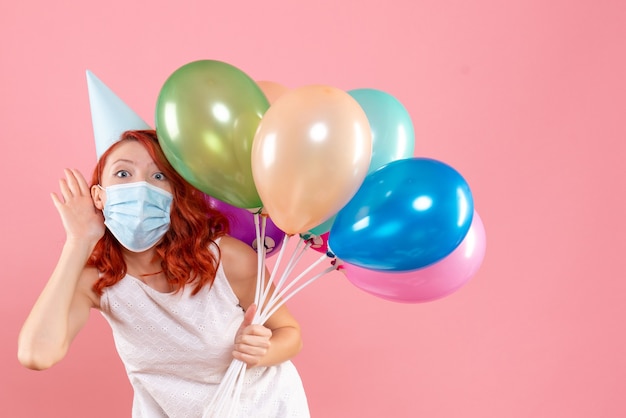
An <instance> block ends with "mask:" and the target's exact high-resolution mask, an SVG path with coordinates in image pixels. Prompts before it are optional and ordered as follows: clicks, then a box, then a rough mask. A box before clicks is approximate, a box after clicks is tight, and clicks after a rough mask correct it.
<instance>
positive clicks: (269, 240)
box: [205, 195, 285, 256]
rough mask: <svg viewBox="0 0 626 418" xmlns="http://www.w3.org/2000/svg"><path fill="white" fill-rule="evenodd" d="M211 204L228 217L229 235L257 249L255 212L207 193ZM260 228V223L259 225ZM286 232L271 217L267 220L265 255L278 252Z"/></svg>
mask: <svg viewBox="0 0 626 418" xmlns="http://www.w3.org/2000/svg"><path fill="white" fill-rule="evenodd" d="M205 198H206V200H207V202H208V203H209V206H211V207H212V208H213V209H216V210H218V211H220V212H221V213H222V214H224V216H226V217H227V218H228V222H229V224H230V232H229V235H230V236H231V237H234V238H237V239H238V240H240V241H243V242H245V243H246V244H248V245H249V246H250V247H252V248H253V249H254V250H255V251H256V249H257V240H256V226H255V225H254V214H253V213H252V212H250V211H249V210H247V209H242V208H238V207H236V206H233V205H230V204H228V203H226V202H223V201H221V200H219V199H216V198H214V197H212V196H208V195H205ZM259 230H260V225H259ZM284 237H285V233H284V232H283V231H281V230H280V229H279V228H278V227H277V226H276V225H274V222H272V220H271V219H270V218H266V222H265V251H266V252H265V255H266V256H270V255H273V254H274V253H278V250H280V248H281V247H282V245H283V238H284Z"/></svg>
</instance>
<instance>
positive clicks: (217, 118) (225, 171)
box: [155, 60, 269, 209]
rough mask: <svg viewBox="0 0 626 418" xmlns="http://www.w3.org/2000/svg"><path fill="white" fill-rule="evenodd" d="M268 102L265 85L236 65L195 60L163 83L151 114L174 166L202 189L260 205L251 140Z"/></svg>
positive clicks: (244, 205)
mask: <svg viewBox="0 0 626 418" xmlns="http://www.w3.org/2000/svg"><path fill="white" fill-rule="evenodd" d="M268 108H269V102H268V100H267V98H266V97H265V95H264V94H263V91H262V90H261V89H260V88H259V87H258V85H257V84H256V82H255V81H254V80H252V78H250V77H249V76H248V75H246V74H245V73H243V72H242V71H241V70H239V69H238V68H236V67H234V66H232V65H230V64H227V63H225V62H221V61H214V60H200V61H194V62H191V63H189V64H186V65H184V66H182V67H180V68H179V69H178V70H176V71H175V72H174V73H173V74H172V75H171V76H170V77H169V78H168V79H167V80H166V82H165V84H164V85H163V87H162V88H161V91H160V93H159V96H158V99H157V105H156V115H155V125H156V131H157V135H158V137H159V143H160V145H161V148H162V149H163V152H164V153H165V156H166V157H167V159H168V161H169V162H170V164H172V166H173V167H174V169H175V170H176V171H177V172H178V173H179V174H180V175H181V176H182V177H183V178H184V179H185V180H187V181H188V182H189V183H190V184H192V185H193V186H194V187H196V188H197V189H199V190H200V191H202V192H204V193H206V194H208V195H210V196H213V197H215V198H216V199H219V200H221V201H224V202H226V203H229V204H231V205H233V206H236V207H239V208H246V209H249V208H258V207H261V206H262V203H261V198H260V197H259V195H258V193H257V191H256V187H255V185H254V180H253V178H252V167H251V152H252V141H253V140H254V134H255V132H256V129H257V127H258V125H259V122H260V121H261V118H262V117H263V115H264V113H265V112H266V111H267V109H268Z"/></svg>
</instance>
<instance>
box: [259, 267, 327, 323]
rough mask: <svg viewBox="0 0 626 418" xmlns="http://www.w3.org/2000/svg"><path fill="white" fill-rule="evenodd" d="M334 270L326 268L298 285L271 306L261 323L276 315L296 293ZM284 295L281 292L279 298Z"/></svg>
mask: <svg viewBox="0 0 626 418" xmlns="http://www.w3.org/2000/svg"><path fill="white" fill-rule="evenodd" d="M333 270H336V267H335V266H331V267H328V268H326V269H325V270H324V271H322V272H321V273H318V274H317V275H315V276H313V277H312V278H310V279H309V280H307V281H306V282H304V283H303V284H302V285H300V287H298V288H297V289H295V290H294V291H293V292H291V293H290V294H289V295H287V296H285V297H284V298H283V299H280V300H279V301H278V303H275V304H273V305H272V307H271V310H270V311H269V312H267V313H266V314H264V315H263V321H266V320H267V319H268V318H270V317H271V316H272V315H274V314H275V313H276V311H277V310H278V309H279V308H280V307H281V306H283V305H284V304H285V303H287V301H288V300H289V299H291V298H292V297H294V296H295V295H296V294H297V293H298V292H300V291H301V290H302V289H304V288H305V287H307V286H308V285H310V284H311V283H313V282H314V281H316V280H317V279H319V278H320V277H322V276H324V275H326V274H327V273H330V272H331V271H333ZM292 284H294V282H292V283H290V286H291V285H292ZM285 291H287V289H285ZM283 294H284V292H282V293H281V294H280V295H279V297H282V296H283Z"/></svg>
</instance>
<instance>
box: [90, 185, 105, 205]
mask: <svg viewBox="0 0 626 418" xmlns="http://www.w3.org/2000/svg"><path fill="white" fill-rule="evenodd" d="M102 193H103V190H102V189H101V188H100V186H98V185H97V184H94V185H93V186H91V200H93V205H94V206H95V207H96V209H98V210H103V209H104V200H103V199H102Z"/></svg>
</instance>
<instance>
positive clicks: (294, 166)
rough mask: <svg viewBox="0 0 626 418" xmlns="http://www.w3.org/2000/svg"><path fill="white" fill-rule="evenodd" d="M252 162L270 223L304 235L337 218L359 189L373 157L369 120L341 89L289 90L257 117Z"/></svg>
mask: <svg viewBox="0 0 626 418" xmlns="http://www.w3.org/2000/svg"><path fill="white" fill-rule="evenodd" d="M251 158H252V177H253V179H254V183H255V186H256V188H257V191H258V193H259V196H260V197H261V201H262V202H263V207H264V210H265V211H266V212H267V213H268V214H269V216H270V217H271V218H272V221H273V222H274V224H276V226H278V227H279V228H280V229H281V230H283V231H284V232H285V233H287V234H291V235H293V234H299V233H302V232H306V231H308V230H310V229H311V228H314V227H315V226H317V225H320V224H321V223H322V222H324V221H325V220H327V219H328V218H330V217H331V216H333V215H334V214H335V213H337V212H338V211H339V210H340V209H341V208H342V207H343V206H345V204H346V203H348V201H350V199H351V198H352V196H354V194H355V193H356V191H357V190H358V189H359V187H360V186H361V183H363V180H364V179H365V176H366V175H367V171H368V168H369V164H370V160H371V158H372V134H371V131H370V126H369V122H368V120H367V116H366V115H365V112H364V111H363V109H362V108H361V106H360V105H359V104H358V102H357V101H356V100H355V99H353V98H352V97H351V96H350V95H349V94H348V93H346V92H344V91H343V90H339V89H336V88H334V87H329V86H323V85H312V86H304V87H299V88H296V89H292V90H289V91H288V92H286V93H284V94H283V95H282V96H281V97H280V98H279V99H277V100H276V102H274V103H273V104H272V105H271V106H270V108H269V109H268V110H267V111H266V112H265V114H264V115H263V118H262V119H261V122H260V123H259V126H258V128H257V131H256V134H255V136H254V140H253V142H252V154H251Z"/></svg>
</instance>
